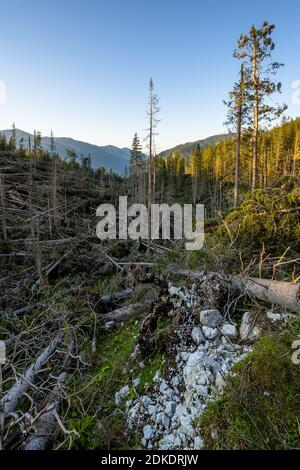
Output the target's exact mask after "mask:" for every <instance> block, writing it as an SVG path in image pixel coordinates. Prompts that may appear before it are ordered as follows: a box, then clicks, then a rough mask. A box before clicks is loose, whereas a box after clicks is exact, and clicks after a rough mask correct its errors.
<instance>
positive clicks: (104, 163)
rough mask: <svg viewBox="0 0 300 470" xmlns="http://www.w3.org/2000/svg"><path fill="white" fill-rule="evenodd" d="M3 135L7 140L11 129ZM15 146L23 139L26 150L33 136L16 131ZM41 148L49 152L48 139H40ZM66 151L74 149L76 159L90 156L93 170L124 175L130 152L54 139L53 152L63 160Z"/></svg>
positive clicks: (59, 138)
mask: <svg viewBox="0 0 300 470" xmlns="http://www.w3.org/2000/svg"><path fill="white" fill-rule="evenodd" d="M0 132H1V133H2V134H4V135H5V136H6V138H7V140H9V139H10V137H11V133H12V131H11V129H6V130H4V131H0ZM16 135H17V144H18V145H19V142H20V141H21V139H23V142H22V144H23V147H25V148H28V137H29V136H30V138H31V145H32V143H33V135H32V134H29V133H28V132H24V131H21V130H20V129H17V130H16ZM42 146H43V149H44V150H49V151H50V137H42ZM68 149H74V150H75V152H76V154H77V155H78V157H79V158H80V156H81V155H87V154H90V155H91V160H92V166H93V168H100V167H105V168H107V169H108V170H110V169H112V170H114V171H116V172H118V173H120V174H123V173H124V170H125V167H126V166H127V165H128V158H129V155H130V150H129V149H128V148H119V147H115V146H114V145H106V146H103V147H102V146H101V147H100V146H98V145H93V144H89V143H87V142H81V141H79V140H74V139H71V138H69V137H55V150H56V152H57V153H58V154H59V155H60V156H61V157H62V158H65V157H66V155H67V150H68Z"/></svg>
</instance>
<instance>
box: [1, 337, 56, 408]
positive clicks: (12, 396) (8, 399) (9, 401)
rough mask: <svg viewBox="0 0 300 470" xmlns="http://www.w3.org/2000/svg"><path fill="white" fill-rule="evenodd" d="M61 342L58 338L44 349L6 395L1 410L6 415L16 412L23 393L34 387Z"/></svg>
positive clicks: (2, 400)
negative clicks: (42, 369)
mask: <svg viewBox="0 0 300 470" xmlns="http://www.w3.org/2000/svg"><path fill="white" fill-rule="evenodd" d="M59 341H60V336H56V337H55V338H54V340H53V341H52V342H51V343H50V344H49V346H47V347H46V348H45V349H44V351H43V352H42V353H41V354H40V355H39V356H38V358H37V359H36V360H35V361H34V362H33V364H32V365H31V366H30V367H29V368H28V369H27V370H26V372H25V374H24V376H23V377H21V378H20V380H19V381H18V382H16V383H15V384H14V385H13V386H12V387H11V389H10V390H9V391H8V392H7V393H6V394H5V395H4V397H3V398H2V399H1V408H2V410H3V413H4V414H8V413H13V412H14V411H15V409H16V407H17V404H18V401H19V399H20V398H21V396H22V395H23V393H25V392H27V390H28V389H29V388H30V387H31V386H32V383H33V382H34V380H35V376H36V375H37V374H38V372H39V371H40V370H41V368H42V367H43V365H44V364H45V362H47V361H48V359H49V358H50V356H51V355H52V354H53V353H54V351H55V349H56V347H57V345H58V343H59Z"/></svg>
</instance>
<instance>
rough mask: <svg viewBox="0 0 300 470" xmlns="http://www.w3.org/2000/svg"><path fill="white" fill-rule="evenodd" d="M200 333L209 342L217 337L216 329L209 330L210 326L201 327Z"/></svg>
mask: <svg viewBox="0 0 300 470" xmlns="http://www.w3.org/2000/svg"><path fill="white" fill-rule="evenodd" d="M202 331H203V333H204V336H205V337H206V338H207V339H210V340H213V339H215V338H216V337H217V335H218V330H217V328H211V327H210V326H203V327H202Z"/></svg>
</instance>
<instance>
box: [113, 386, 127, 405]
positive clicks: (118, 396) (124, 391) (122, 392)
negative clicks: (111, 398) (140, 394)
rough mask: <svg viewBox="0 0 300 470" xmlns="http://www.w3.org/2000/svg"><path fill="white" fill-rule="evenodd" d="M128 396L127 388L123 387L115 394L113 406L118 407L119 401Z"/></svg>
mask: <svg viewBox="0 0 300 470" xmlns="http://www.w3.org/2000/svg"><path fill="white" fill-rule="evenodd" d="M128 395H129V386H128V385H125V387H123V388H121V389H120V390H119V391H118V392H116V394H115V404H116V405H120V403H121V401H122V400H123V399H124V398H126V397H127V396H128Z"/></svg>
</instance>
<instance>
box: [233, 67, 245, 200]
mask: <svg viewBox="0 0 300 470" xmlns="http://www.w3.org/2000/svg"><path fill="white" fill-rule="evenodd" d="M243 86H244V65H243V64H242V65H241V76H240V90H239V98H238V103H237V104H238V106H237V129H236V157H235V177H234V202H233V206H234V209H236V208H237V206H238V199H239V184H240V164H241V163H240V162H241V134H242V111H243Z"/></svg>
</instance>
